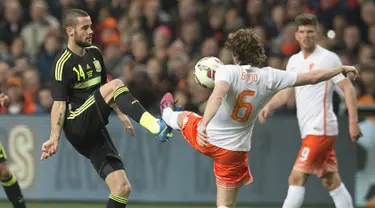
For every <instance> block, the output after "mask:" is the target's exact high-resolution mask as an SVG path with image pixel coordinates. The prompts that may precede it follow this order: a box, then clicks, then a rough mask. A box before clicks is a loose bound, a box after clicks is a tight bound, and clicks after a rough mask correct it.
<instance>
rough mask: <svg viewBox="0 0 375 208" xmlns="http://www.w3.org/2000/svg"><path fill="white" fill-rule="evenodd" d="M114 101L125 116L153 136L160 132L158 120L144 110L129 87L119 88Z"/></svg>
mask: <svg viewBox="0 0 375 208" xmlns="http://www.w3.org/2000/svg"><path fill="white" fill-rule="evenodd" d="M113 99H114V101H115V103H116V105H117V107H118V108H119V109H120V111H121V112H122V113H123V114H125V115H128V116H129V117H130V118H132V119H133V120H134V121H136V122H137V123H139V124H141V125H142V126H143V127H145V128H146V129H148V130H149V131H150V132H151V133H153V134H157V133H158V132H159V131H160V126H159V123H158V120H157V119H156V118H155V117H154V116H152V115H151V114H150V113H149V112H147V111H146V110H145V109H144V108H143V106H142V105H141V104H140V103H139V102H138V100H136V99H135V98H134V97H133V96H132V95H131V94H130V92H129V89H128V88H127V87H125V86H123V87H119V88H118V89H117V90H116V91H115V93H114V96H113Z"/></svg>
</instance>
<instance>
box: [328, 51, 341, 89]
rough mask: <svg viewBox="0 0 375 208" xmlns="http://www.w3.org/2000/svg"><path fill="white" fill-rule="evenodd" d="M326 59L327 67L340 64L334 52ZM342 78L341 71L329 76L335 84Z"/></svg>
mask: <svg viewBox="0 0 375 208" xmlns="http://www.w3.org/2000/svg"><path fill="white" fill-rule="evenodd" d="M327 61H328V64H329V67H328V68H334V67H339V66H342V63H341V60H340V58H339V57H338V56H337V55H336V54H334V55H333V56H332V57H330V58H329V59H328V60H327ZM344 79H345V76H344V75H343V74H341V73H340V74H338V75H336V76H334V77H332V78H331V80H332V81H333V83H335V84H336V83H339V82H341V81H343V80H344Z"/></svg>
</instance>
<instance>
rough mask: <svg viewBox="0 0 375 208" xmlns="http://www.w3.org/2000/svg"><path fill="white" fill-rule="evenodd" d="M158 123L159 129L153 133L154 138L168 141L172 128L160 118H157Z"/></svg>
mask: <svg viewBox="0 0 375 208" xmlns="http://www.w3.org/2000/svg"><path fill="white" fill-rule="evenodd" d="M158 123H159V126H160V130H159V132H158V133H157V134H155V136H156V138H157V139H158V140H159V141H161V142H168V141H169V139H170V138H171V137H172V136H173V134H172V128H171V127H169V126H168V125H167V124H166V123H165V121H164V120H163V119H162V118H158Z"/></svg>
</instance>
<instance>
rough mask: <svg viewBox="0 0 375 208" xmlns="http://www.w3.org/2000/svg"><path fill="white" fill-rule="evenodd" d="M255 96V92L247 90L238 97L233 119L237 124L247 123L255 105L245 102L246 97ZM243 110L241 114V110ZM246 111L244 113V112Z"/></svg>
mask: <svg viewBox="0 0 375 208" xmlns="http://www.w3.org/2000/svg"><path fill="white" fill-rule="evenodd" d="M254 95H255V91H253V90H245V91H242V92H241V93H240V94H239V95H238V97H237V101H236V104H235V105H234V108H233V111H232V114H231V118H232V119H233V120H235V121H237V122H240V123H244V122H246V121H247V120H248V119H249V117H250V115H251V111H252V110H253V105H251V103H250V102H248V101H246V100H244V99H245V98H246V97H253V96H254ZM241 109H243V110H242V111H241V112H240V110H241ZM243 111H244V112H243Z"/></svg>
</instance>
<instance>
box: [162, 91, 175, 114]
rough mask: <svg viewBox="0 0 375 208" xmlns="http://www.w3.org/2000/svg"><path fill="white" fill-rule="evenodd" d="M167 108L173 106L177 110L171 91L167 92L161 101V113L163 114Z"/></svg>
mask: <svg viewBox="0 0 375 208" xmlns="http://www.w3.org/2000/svg"><path fill="white" fill-rule="evenodd" d="M166 108H172V110H175V109H174V108H175V101H174V98H173V95H172V94H171V93H169V92H167V93H165V95H164V96H163V98H162V99H161V101H160V114H161V115H163V112H164V110H165V109H166Z"/></svg>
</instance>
